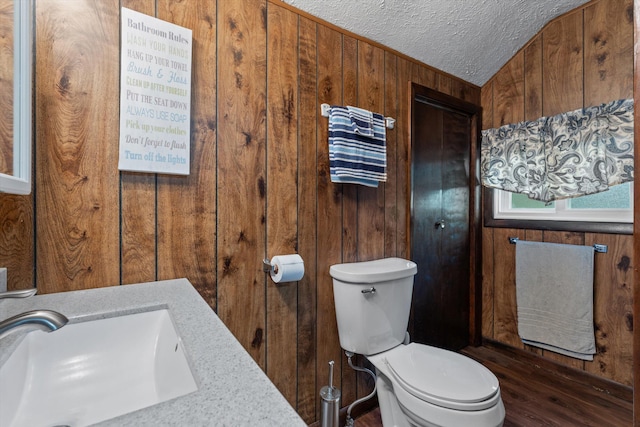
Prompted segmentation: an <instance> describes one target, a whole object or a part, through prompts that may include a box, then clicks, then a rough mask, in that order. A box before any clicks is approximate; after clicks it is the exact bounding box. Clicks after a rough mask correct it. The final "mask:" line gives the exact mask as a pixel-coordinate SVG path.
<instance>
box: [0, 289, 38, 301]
mask: <svg viewBox="0 0 640 427" xmlns="http://www.w3.org/2000/svg"><path fill="white" fill-rule="evenodd" d="M37 292H38V289H36V288H32V289H20V290H18V291H7V292H0V299H5V298H28V297H31V296H34V295H35V294H36V293H37Z"/></svg>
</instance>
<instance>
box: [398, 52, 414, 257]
mask: <svg viewBox="0 0 640 427" xmlns="http://www.w3.org/2000/svg"><path fill="white" fill-rule="evenodd" d="M410 82H411V63H409V62H408V61H407V60H406V59H404V58H398V78H397V81H396V88H397V94H398V115H397V116H396V117H395V119H396V129H397V130H396V138H397V141H398V144H397V145H398V148H397V159H398V160H397V161H398V165H397V167H396V170H397V172H396V176H397V179H398V186H397V192H396V195H397V198H398V199H397V205H398V222H397V224H396V229H397V230H398V234H397V236H398V237H397V238H398V242H397V247H398V253H397V255H398V256H399V257H400V258H409V257H410V255H411V254H410V245H409V236H410V234H411V233H410V231H409V216H410V214H411V212H410V208H409V203H410V192H411V190H410V184H409V182H410V181H409V179H410V169H411V162H410V159H409V153H410V152H411V149H410V147H409V126H410V124H409V105H410V104H411V90H410V86H409V85H410Z"/></svg>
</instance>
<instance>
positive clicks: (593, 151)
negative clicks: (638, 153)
mask: <svg viewBox="0 0 640 427" xmlns="http://www.w3.org/2000/svg"><path fill="white" fill-rule="evenodd" d="M480 169H481V178H482V184H483V185H484V186H486V187H490V188H497V189H500V190H506V191H511V192H515V193H524V194H527V195H528V196H529V197H530V198H532V199H536V200H540V201H543V202H550V201H553V200H560V199H566V198H570V197H578V196H584V195H587V194H593V193H599V192H601V191H605V190H608V188H609V186H612V185H616V184H622V183H623V182H628V181H633V100H632V99H626V100H619V101H613V102H610V103H608V104H603V105H599V106H596V107H589V108H584V109H581V110H576V111H570V112H568V113H564V114H558V115H556V116H552V117H542V118H540V119H538V120H535V121H530V122H521V123H516V124H511V125H506V126H502V127H500V128H497V129H489V130H485V131H482V146H481V168H480Z"/></svg>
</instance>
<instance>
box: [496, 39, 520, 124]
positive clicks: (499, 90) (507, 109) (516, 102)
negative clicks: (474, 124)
mask: <svg viewBox="0 0 640 427" xmlns="http://www.w3.org/2000/svg"><path fill="white" fill-rule="evenodd" d="M522 120H524V54H523V53H522V52H520V53H518V54H516V56H515V57H514V58H513V59H511V61H509V63H508V64H507V65H505V66H504V67H502V69H500V71H498V74H496V76H495V77H494V78H493V127H500V126H502V125H506V124H509V123H517V122H521V121H522Z"/></svg>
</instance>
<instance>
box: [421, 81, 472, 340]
mask: <svg viewBox="0 0 640 427" xmlns="http://www.w3.org/2000/svg"><path fill="white" fill-rule="evenodd" d="M423 89H424V88H423ZM411 114H412V118H411V131H412V133H411V200H412V206H411V254H412V255H411V258H412V260H413V261H415V262H416V263H417V265H418V273H417V274H416V277H415V285H414V295H413V307H412V315H413V323H412V325H413V328H412V329H413V331H412V335H413V336H412V339H413V341H416V342H420V343H425V344H429V345H434V346H438V347H443V348H448V349H452V350H458V349H461V348H463V347H465V346H467V345H468V344H469V342H470V336H471V334H470V311H471V307H470V290H471V289H472V288H473V286H471V284H472V282H473V278H472V277H471V268H470V267H471V261H472V256H471V252H472V247H474V245H473V244H472V242H471V234H472V233H471V226H472V221H470V212H472V211H473V209H471V205H472V198H471V192H472V191H473V188H474V187H473V185H471V184H472V183H471V182H470V178H469V177H470V163H471V152H472V148H473V147H474V146H475V144H474V142H473V138H474V136H475V132H474V129H473V125H474V120H473V114H472V113H470V112H469V111H465V110H461V109H458V108H455V107H453V106H452V105H449V104H447V103H443V102H441V100H439V99H434V98H433V97H429V96H425V95H424V92H423V91H421V90H418V91H414V96H413V98H412V105H411Z"/></svg>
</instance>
